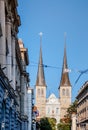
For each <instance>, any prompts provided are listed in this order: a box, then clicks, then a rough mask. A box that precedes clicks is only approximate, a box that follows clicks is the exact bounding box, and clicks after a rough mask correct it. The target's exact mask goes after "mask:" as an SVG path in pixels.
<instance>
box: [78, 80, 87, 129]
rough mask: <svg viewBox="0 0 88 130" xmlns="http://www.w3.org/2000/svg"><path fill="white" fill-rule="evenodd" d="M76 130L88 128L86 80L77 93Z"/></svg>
mask: <svg viewBox="0 0 88 130" xmlns="http://www.w3.org/2000/svg"><path fill="white" fill-rule="evenodd" d="M77 100H78V105H77V130H88V81H87V82H85V84H84V85H83V86H82V88H81V89H80V91H79V93H78V95H77Z"/></svg>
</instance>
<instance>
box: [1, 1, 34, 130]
mask: <svg viewBox="0 0 88 130" xmlns="http://www.w3.org/2000/svg"><path fill="white" fill-rule="evenodd" d="M17 6H18V3H17V0H13V1H11V0H6V1H5V0H0V129H1V130H2V129H3V130H29V123H30V121H29V117H30V116H31V118H32V114H31V113H32V110H30V111H31V112H30V113H29V111H28V110H29V109H28V107H29V108H30V107H32V98H31V97H30V96H29V86H30V85H29V82H30V79H29V74H28V72H27V71H26V67H27V66H28V64H29V59H28V50H27V48H25V47H24V44H23V42H22V40H18V36H17V34H18V27H19V26H20V24H21V22H20V17H19V15H18V12H17ZM28 97H29V98H28ZM29 101H30V102H31V106H30V104H29V106H28V103H29ZM29 114H30V116H29Z"/></svg>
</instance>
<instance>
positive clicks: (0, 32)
mask: <svg viewBox="0 0 88 130" xmlns="http://www.w3.org/2000/svg"><path fill="white" fill-rule="evenodd" d="M1 36H2V27H1V23H0V37H1Z"/></svg>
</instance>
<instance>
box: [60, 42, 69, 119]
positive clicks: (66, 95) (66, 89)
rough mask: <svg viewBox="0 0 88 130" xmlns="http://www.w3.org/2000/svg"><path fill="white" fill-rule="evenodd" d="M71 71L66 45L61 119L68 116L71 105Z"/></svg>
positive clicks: (61, 86) (62, 80)
mask: <svg viewBox="0 0 88 130" xmlns="http://www.w3.org/2000/svg"><path fill="white" fill-rule="evenodd" d="M69 71H70V70H69V69H68V67H67V56H66V44H65V47H64V57H63V67H62V75H61V81H60V86H59V89H60V119H62V118H64V115H66V111H67V108H68V107H69V105H70V104H71V83H70V80H69Z"/></svg>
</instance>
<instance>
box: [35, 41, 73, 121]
mask: <svg viewBox="0 0 88 130" xmlns="http://www.w3.org/2000/svg"><path fill="white" fill-rule="evenodd" d="M40 44H41V40H40ZM68 73H69V69H68V67H67V56H66V45H65V48H64V58H63V67H62V74H61V81H60V86H59V92H58V93H60V97H58V100H57V98H56V97H55V95H54V94H51V95H50V97H49V98H46V92H47V87H46V81H45V75H44V64H43V59H42V48H41V45H40V57H39V64H38V72H37V80H36V106H37V108H38V110H39V118H42V117H55V119H56V121H57V122H58V123H59V122H60V119H62V118H64V115H66V114H67V113H66V111H67V108H68V107H69V105H70V104H71V84H70V80H69V74H68ZM51 98H52V100H51ZM53 100H55V101H53ZM56 112H58V114H57V116H56Z"/></svg>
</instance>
